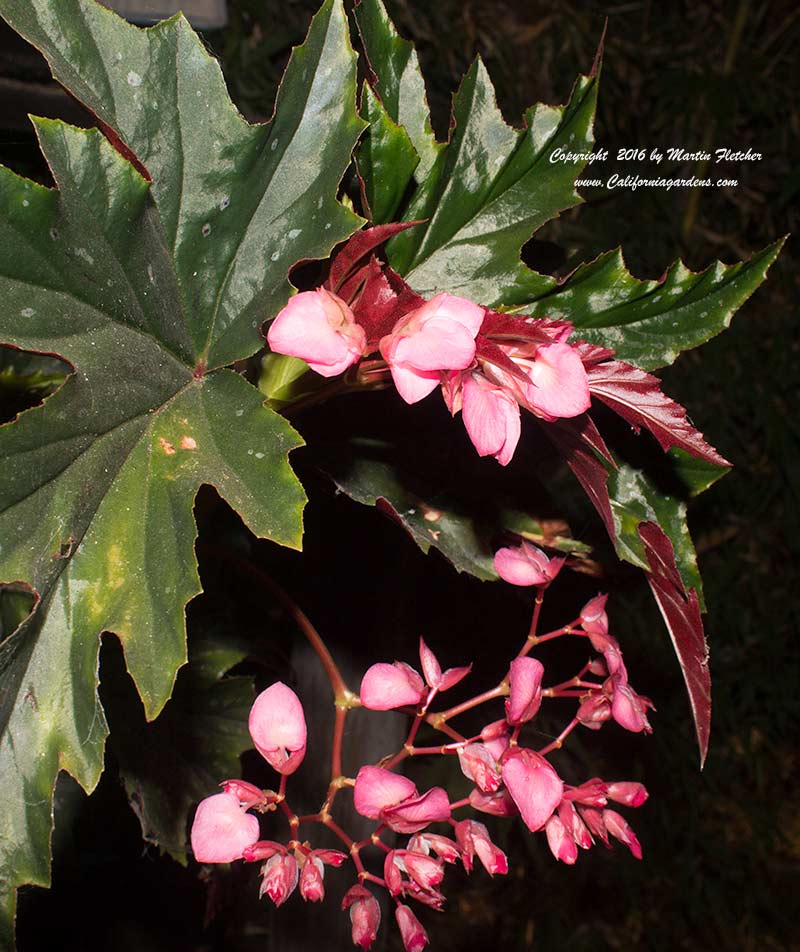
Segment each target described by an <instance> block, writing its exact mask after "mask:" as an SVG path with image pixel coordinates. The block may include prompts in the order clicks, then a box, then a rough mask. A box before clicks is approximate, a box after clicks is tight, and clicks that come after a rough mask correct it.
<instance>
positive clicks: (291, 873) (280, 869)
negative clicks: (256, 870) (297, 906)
mask: <svg viewBox="0 0 800 952" xmlns="http://www.w3.org/2000/svg"><path fill="white" fill-rule="evenodd" d="M297 876H298V872H297V860H296V859H295V858H294V856H292V855H291V854H290V853H276V854H275V855H274V856H271V857H270V858H269V859H268V860H267V862H266V865H265V866H264V878H263V879H262V880H261V889H260V890H259V896H263V895H264V894H265V893H266V894H267V895H268V896H269V898H270V899H271V900H272V901H273V902H274V903H275V905H276V906H282V905H283V904H284V903H285V902H286V900H287V899H288V898H289V896H291V894H292V893H293V892H294V888H295V886H296V885H297Z"/></svg>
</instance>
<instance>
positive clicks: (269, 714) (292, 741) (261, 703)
mask: <svg viewBox="0 0 800 952" xmlns="http://www.w3.org/2000/svg"><path fill="white" fill-rule="evenodd" d="M248 727H249V728H250V736H251V737H252V738H253V743H254V744H255V745H256V748H257V749H258V751H259V753H260V754H261V755H262V756H263V757H264V759H265V760H266V761H267V763H269V764H270V765H271V766H272V767H274V768H275V769H276V770H277V771H278V773H280V774H283V775H284V776H286V775H288V774H291V773H294V772H295V770H297V768H298V767H299V766H300V764H301V763H302V761H303V757H305V753H306V719H305V715H304V714H303V705H302V704H301V703H300V699H299V698H298V696H297V695H296V694H295V693H294V691H293V690H292V689H291V688H288V687H287V686H286V685H285V684H283V683H282V682H281V681H276V682H275V684H273V685H271V686H270V687H268V688H267V689H266V691H262V692H261V694H259V695H258V697H257V698H256V700H255V703H254V704H253V707H252V708H251V709H250V718H249V721H248Z"/></svg>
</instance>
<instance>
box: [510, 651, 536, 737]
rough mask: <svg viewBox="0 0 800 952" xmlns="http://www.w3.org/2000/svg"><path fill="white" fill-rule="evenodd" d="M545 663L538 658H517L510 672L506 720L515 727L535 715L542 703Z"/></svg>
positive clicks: (512, 663)
mask: <svg viewBox="0 0 800 952" xmlns="http://www.w3.org/2000/svg"><path fill="white" fill-rule="evenodd" d="M543 677H544V665H543V664H542V663H541V661H537V660H536V658H527V657H525V658H515V659H514V660H513V661H512V662H511V668H510V670H509V672H508V683H509V694H508V700H507V701H506V720H507V721H508V723H509V724H512V725H513V726H514V727H518V726H519V725H520V724H524V723H526V722H527V721H529V720H531V718H533V717H535V716H536V714H537V713H538V712H539V708H540V707H541V705H542V678H543Z"/></svg>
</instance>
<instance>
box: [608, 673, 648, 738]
mask: <svg viewBox="0 0 800 952" xmlns="http://www.w3.org/2000/svg"><path fill="white" fill-rule="evenodd" d="M612 681H613V683H614V696H613V698H612V700H611V715H612V717H613V718H614V720H615V721H616V722H617V723H618V724H619V725H620V727H624V728H625V730H626V731H632V732H633V733H634V734H638V733H640V732H642V731H644V732H645V733H646V734H652V732H653V728H652V727H651V726H650V722H649V721H648V720H647V704H646V700H645V698H642V697H640V696H639V695H638V694H637V693H636V692H635V691H634V690H633V688H632V687H631V686H630V685H629V684H626V683H623V682H622V680H621V679H620V678H618V677H613V678H612Z"/></svg>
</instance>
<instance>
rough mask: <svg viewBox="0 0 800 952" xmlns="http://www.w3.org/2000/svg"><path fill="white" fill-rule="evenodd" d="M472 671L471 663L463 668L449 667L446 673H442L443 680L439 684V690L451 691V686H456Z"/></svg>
mask: <svg viewBox="0 0 800 952" xmlns="http://www.w3.org/2000/svg"><path fill="white" fill-rule="evenodd" d="M470 671H472V665H471V664H466V665H464V666H463V667H461V668H448V669H447V671H445V673H444V674H443V675H442V680H441V683H440V684H439V690H440V691H449V690H450V688H454V687H455V686H456V685H457V684H458V683H459V682H461V681H463V680H464V678H465V677H466V676H467V675H468V674H469V673H470Z"/></svg>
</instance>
